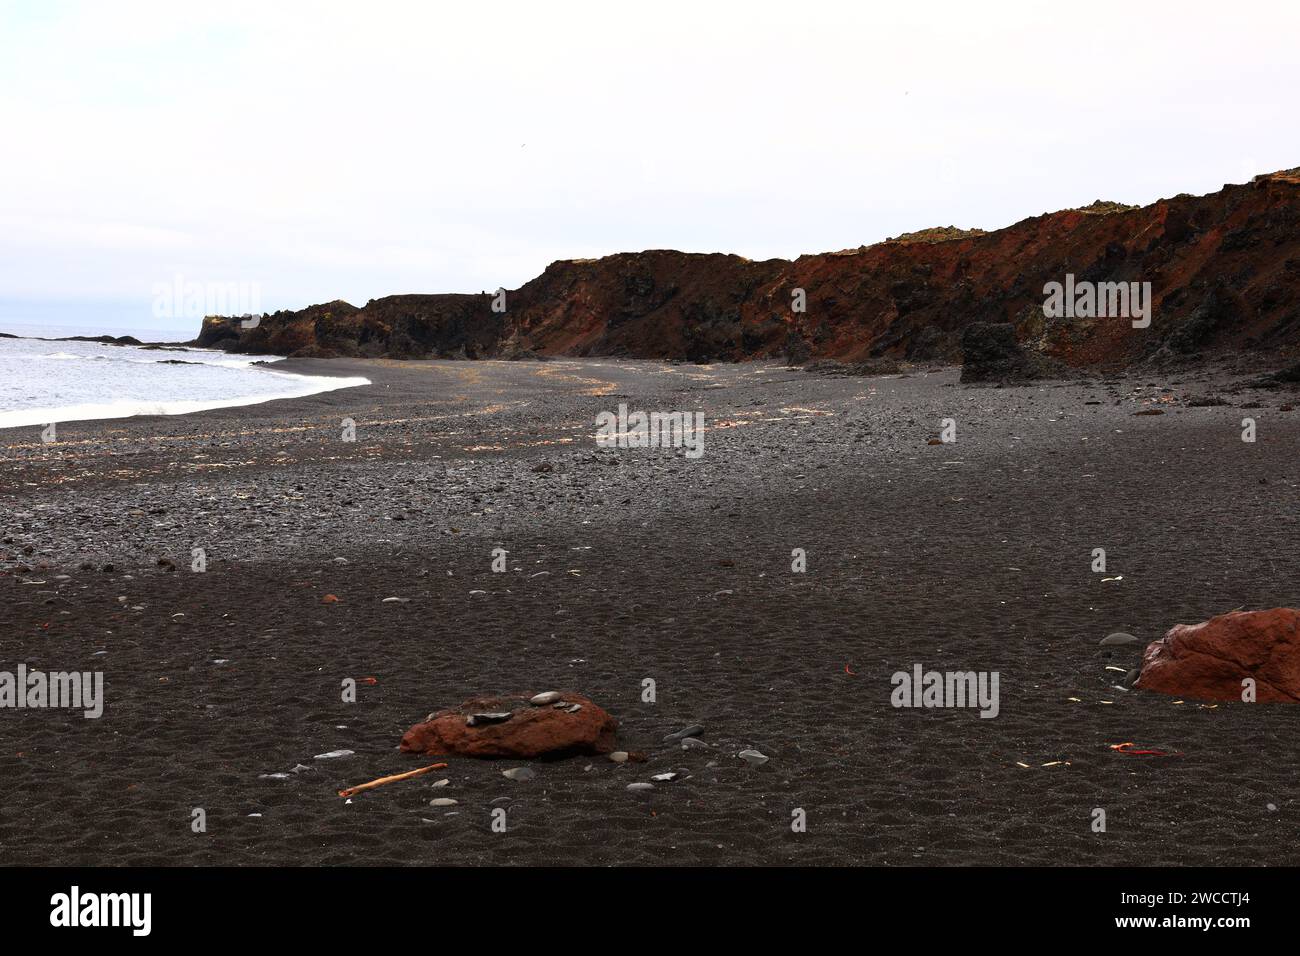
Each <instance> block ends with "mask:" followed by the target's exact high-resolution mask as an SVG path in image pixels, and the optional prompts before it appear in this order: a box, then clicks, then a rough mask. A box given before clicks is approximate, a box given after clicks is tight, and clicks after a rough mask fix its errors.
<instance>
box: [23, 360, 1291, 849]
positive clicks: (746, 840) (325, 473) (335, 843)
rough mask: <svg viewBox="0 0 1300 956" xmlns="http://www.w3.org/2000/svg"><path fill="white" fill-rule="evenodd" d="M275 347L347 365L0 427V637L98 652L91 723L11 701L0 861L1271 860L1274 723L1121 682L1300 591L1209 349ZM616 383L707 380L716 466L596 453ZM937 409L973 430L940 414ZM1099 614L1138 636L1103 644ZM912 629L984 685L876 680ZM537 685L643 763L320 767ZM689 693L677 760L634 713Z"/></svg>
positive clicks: (1271, 711) (1276, 436) (1282, 747)
mask: <svg viewBox="0 0 1300 956" xmlns="http://www.w3.org/2000/svg"><path fill="white" fill-rule="evenodd" d="M277 368H279V369H280V370H282V371H292V370H295V369H296V370H298V371H303V372H310V373H312V374H339V375H354V374H360V375H365V376H367V377H369V378H370V379H371V380H372V381H373V383H374V384H373V385H371V386H368V387H364V388H355V389H346V390H341V391H336V392H330V393H325V394H321V395H316V396H312V397H309V398H305V399H299V400H292V401H280V402H272V403H268V404H264V405H259V406H251V407H245V408H234V409H224V410H216V411H211V412H206V413H201V414H196V415H189V416H183V417H168V418H140V419H129V420H115V421H103V422H85V423H68V424H66V425H60V426H59V429H58V438H59V441H58V442H57V443H56V444H52V445H44V444H42V443H41V441H40V434H39V429H36V428H31V429H17V430H12V431H6V432H0V450H2V452H3V454H2V455H0V514H3V529H2V531H3V534H2V537H3V544H0V595H2V596H3V597H2V599H0V635H3V638H2V640H0V670H13V669H14V668H16V667H17V665H18V664H19V663H25V664H26V665H27V667H28V668H31V669H35V668H39V669H43V670H47V671H54V670H73V669H83V670H103V671H104V673H105V680H106V697H107V699H106V702H105V707H104V713H103V716H102V717H101V718H100V719H97V720H88V719H83V718H82V717H81V715H80V714H79V713H78V714H75V715H74V714H70V713H68V712H60V711H51V710H44V711H40V710H22V711H6V712H4V713H0V774H2V775H3V777H4V779H5V780H6V781H7V783H8V794H7V796H6V799H5V800H4V801H3V802H0V860H3V861H4V862H5V863H8V864H45V863H61V864H77V865H82V864H103V865H108V864H113V865H117V864H163V865H194V864H240V865H246V864H290V865H293V864H336V863H351V864H381V863H382V864H393V863H396V864H537V863H555V864H890V865H918V864H920V865H970V864H1011V865H1015V864H1102V865H1118V864H1158V865H1164V864H1247V865H1253V864H1261V865H1262V864H1267V865H1277V864H1291V865H1294V864H1296V863H1298V862H1300V849H1297V847H1296V845H1295V842H1294V840H1293V839H1291V836H1292V834H1293V833H1294V830H1295V824H1296V820H1297V817H1298V816H1300V796H1298V795H1297V784H1296V766H1297V757H1296V751H1295V739H1296V734H1297V731H1300V713H1297V711H1296V710H1295V709H1294V708H1288V707H1285V706H1270V705H1262V704H1261V705H1247V704H1220V705H1217V706H1205V705H1201V704H1198V703H1197V702H1195V701H1190V700H1189V701H1179V700H1178V699H1176V698H1169V697H1165V696H1161V695H1157V694H1151V693H1146V692H1142V691H1135V690H1126V689H1124V688H1123V687H1122V686H1121V687H1118V688H1117V687H1116V686H1115V685H1117V684H1118V685H1122V684H1123V683H1124V681H1123V678H1124V673H1123V672H1124V671H1127V670H1128V669H1130V668H1133V667H1135V666H1136V665H1137V664H1138V662H1139V660H1140V656H1141V649H1142V647H1144V646H1145V644H1146V642H1147V641H1150V640H1153V639H1155V638H1157V637H1159V636H1160V635H1161V634H1163V633H1164V631H1165V630H1166V629H1167V628H1169V627H1170V626H1171V625H1173V624H1176V623H1191V622H1196V621H1201V620H1205V619H1207V618H1209V617H1211V616H1213V615H1216V614H1219V613H1222V612H1225V611H1228V610H1231V609H1233V608H1238V607H1245V608H1247V609H1254V608H1263V607H1275V606H1292V607H1294V606H1297V605H1300V593H1298V589H1297V577H1296V568H1297V557H1298V555H1300V546H1298V545H1297V535H1296V533H1297V518H1298V517H1300V510H1298V509H1297V500H1298V499H1297V489H1298V488H1300V458H1298V456H1297V454H1296V450H1297V447H1298V444H1297V443H1298V440H1300V412H1292V411H1284V410H1283V407H1284V406H1286V405H1287V403H1288V402H1289V401H1293V400H1294V398H1295V395H1294V393H1291V394H1288V393H1285V392H1253V391H1249V390H1247V391H1240V392H1235V393H1234V392H1232V391H1230V390H1229V389H1228V388H1227V386H1228V385H1229V384H1230V383H1233V382H1238V381H1240V380H1242V379H1243V378H1246V377H1249V376H1248V375H1246V374H1244V373H1240V372H1233V371H1231V370H1218V371H1200V372H1186V373H1169V374H1157V373H1154V372H1151V371H1134V372H1130V373H1124V374H1121V375H1117V376H1115V377H1113V378H1100V377H1099V378H1095V379H1092V380H1087V381H1076V382H1070V383H1042V384H1036V385H1033V386H1029V387H1021V388H1005V389H997V388H973V387H966V386H961V385H958V384H957V377H958V372H957V370H955V369H944V370H936V371H930V372H927V371H924V370H918V371H916V372H914V373H911V374H908V375H903V376H889V377H880V378H858V377H829V376H819V375H813V374H809V373H805V372H803V371H799V370H797V369H790V368H786V367H784V366H782V365H779V364H770V363H753V364H740V365H714V366H692V365H667V364H660V363H654V362H620V361H617V360H603V361H596V360H557V361H550V362H538V363H534V362H518V363H508V362H390V361H350V360H349V361H335V362H322V361H308V360H291V361H288V362H285V363H283V364H282V365H279V366H277ZM1218 394H1222V395H1226V396H1227V399H1228V401H1229V404H1227V405H1221V406H1210V407H1192V406H1189V404H1188V402H1187V398H1188V397H1189V396H1191V397H1196V396H1205V395H1218ZM620 402H626V403H627V404H628V405H629V406H630V407H632V408H640V409H644V410H663V411H672V410H683V411H695V410H699V411H702V412H703V413H704V416H705V421H706V425H707V427H708V429H709V430H708V431H707V433H706V438H705V446H704V447H705V451H704V455H703V457H702V458H700V459H699V460H696V461H692V460H689V459H687V458H685V457H684V456H683V455H682V452H681V451H672V450H649V449H627V450H612V449H601V448H598V447H597V446H596V444H595V441H594V439H593V434H594V431H595V428H594V425H593V423H594V421H595V418H596V415H597V414H598V413H600V412H602V411H612V410H614V409H616V407H617V405H618V404H619V403H620ZM1256 402H1257V403H1259V407H1255V408H1243V407H1241V406H1243V405H1252V404H1254V403H1256ZM1151 408H1159V409H1161V410H1163V411H1164V414H1161V415H1151V416H1145V415H1141V416H1139V415H1135V414H1134V413H1135V412H1138V411H1141V410H1144V409H1151ZM1246 416H1250V417H1253V418H1255V419H1256V420H1257V422H1258V440H1257V441H1256V442H1254V443H1246V442H1243V441H1242V440H1241V419H1242V418H1243V417H1246ZM343 418H351V419H353V420H354V421H355V423H356V441H355V442H346V441H343V440H342V439H341V434H342V427H341V424H340V423H341V420H342V419H343ZM945 418H951V419H953V420H955V422H956V429H957V432H956V434H957V441H956V442H955V443H952V444H938V445H931V444H928V441H929V440H930V439H932V438H934V437H936V436H938V434H939V432H940V428H941V421H942V419H945ZM545 465H549V466H550V469H549V470H546V469H545ZM539 469H541V470H539ZM498 547H500V548H504V549H506V551H507V552H508V566H509V570H508V571H507V572H506V573H503V574H498V573H493V572H492V571H491V567H490V563H491V552H492V550H493V549H494V548H498ZM1098 547H1101V548H1105V549H1106V553H1107V562H1108V568H1107V572H1106V573H1105V574H1099V573H1094V572H1093V571H1092V570H1091V569H1090V564H1091V562H1092V550H1093V549H1094V548H1098ZM193 548H202V549H204V552H205V554H206V560H207V570H206V571H205V572H203V573H194V572H192V571H191V570H190V566H191V553H192V549H193ZM794 548H804V549H806V551H807V557H808V570H807V573H804V574H797V573H792V572H791V551H792V549H794ZM160 562H164V563H160ZM166 562H170V564H168V563H166ZM1121 576H1122V579H1121ZM1105 578H1114V580H1103V579H1105ZM326 594H333V595H336V596H337V597H338V599H339V600H338V602H337V603H330V604H325V603H322V600H323V598H324V596H325V595H326ZM390 597H396V598H402V599H405V600H403V601H398V602H385V601H384V599H385V598H390ZM1115 631H1124V632H1128V633H1130V634H1133V635H1136V636H1137V637H1138V638H1139V639H1140V641H1141V643H1139V644H1136V645H1132V646H1129V647H1119V648H1109V647H1105V648H1104V647H1099V646H1098V642H1099V641H1100V640H1101V639H1102V638H1103V637H1105V636H1106V635H1107V634H1110V633H1112V632H1115ZM917 663H919V664H922V665H923V666H924V667H925V668H926V669H936V670H941V671H946V670H987V671H997V672H998V673H999V675H1000V691H1001V699H1000V712H999V714H998V716H997V717H996V718H994V719H982V718H981V717H980V716H979V714H978V712H976V711H975V710H942V709H935V710H910V709H895V708H894V707H892V706H891V704H890V695H891V690H892V686H891V683H890V677H891V675H892V674H893V673H894V672H895V671H900V670H902V671H910V670H911V669H912V667H913V665H914V664H917ZM1108 668H1111V669H1110V670H1108ZM1116 668H1117V669H1118V670H1116ZM346 678H353V679H355V680H357V681H358V682H359V687H358V700H357V702H356V703H355V704H346V703H343V702H342V700H341V683H342V682H343V681H344V679H346ZM647 678H649V679H652V680H653V681H654V682H655V687H656V693H657V700H656V702H655V703H653V704H651V703H645V702H643V701H642V699H641V697H642V682H643V680H644V679H647ZM371 679H373V680H371ZM564 688H572V689H573V690H576V691H578V692H580V693H583V694H586V695H588V696H590V697H591V698H592V699H593V700H595V701H597V702H599V703H601V704H602V705H603V706H604V707H606V709H608V710H610V711H611V712H612V713H613V714H614V716H615V717H617V718H618V720H619V721H620V723H621V727H620V731H619V738H620V745H621V746H624V747H625V748H626V749H629V750H644V751H647V752H648V753H649V754H650V759H649V760H648V761H647V762H645V763H634V762H629V763H625V764H621V765H617V764H614V763H612V762H610V761H609V760H607V759H605V758H604V757H577V758H571V759H566V760H562V761H555V762H549V763H538V764H535V765H534V766H535V769H536V770H537V771H538V776H537V777H536V778H535V779H533V780H529V781H521V782H516V781H512V780H509V779H506V778H504V777H503V776H502V774H501V771H502V770H505V769H508V768H510V767H512V766H517V765H518V762H510V761H499V762H488V761H475V760H469V759H464V758H454V757H453V758H448V763H449V764H450V766H449V767H448V768H447V770H446V771H442V772H435V773H432V774H427V775H425V776H422V777H419V778H416V779H414V780H410V781H404V782H400V783H395V784H392V785H389V786H386V787H382V788H380V789H377V790H375V791H372V792H369V793H365V794H361V795H359V796H357V797H354V798H353V799H352V800H351V801H350V802H345V801H344V800H343V799H340V798H339V796H338V795H337V790H338V789H340V788H341V787H346V786H350V785H354V784H358V783H361V782H364V781H366V780H370V779H372V778H374V777H378V776H381V775H385V774H391V773H397V772H400V771H404V770H410V769H414V768H416V767H419V766H423V765H425V764H427V763H429V762H432V761H431V760H430V759H429V758H416V757H410V756H406V755H401V754H399V753H398V752H397V750H396V747H397V743H398V741H399V739H400V738H401V736H402V733H403V732H404V731H405V730H406V729H407V728H408V727H409V726H410V725H411V724H413V723H415V722H416V721H419V720H421V719H422V718H423V717H424V716H425V715H426V714H427V713H429V712H430V711H433V710H436V709H438V708H440V707H445V706H450V705H454V704H456V703H458V702H460V701H462V700H464V699H466V698H468V697H471V696H475V695H478V694H492V693H499V692H514V691H527V692H533V693H535V692H539V691H544V690H550V689H564ZM692 724H700V725H702V726H703V728H704V730H703V732H702V733H701V734H700V735H699V736H700V737H701V739H703V740H704V741H705V742H706V743H707V744H708V745H709V746H708V747H707V748H701V749H691V750H682V749H681V748H680V745H678V744H667V743H665V742H664V741H663V738H664V737H665V735H668V734H671V733H673V732H675V731H678V730H680V729H682V728H684V727H687V726H688V725H692ZM1126 741H1132V742H1134V743H1136V744H1137V745H1139V746H1150V747H1153V748H1158V749H1163V750H1167V751H1177V752H1180V753H1181V754H1182V755H1181V756H1179V757H1169V758H1139V757H1132V756H1127V755H1124V754H1121V753H1118V752H1116V751H1114V750H1112V749H1111V745H1112V744H1115V743H1121V742H1126ZM746 748H755V749H757V750H759V751H761V752H762V753H763V754H766V755H767V756H768V757H769V758H770V759H769V761H768V762H767V763H766V764H764V765H762V766H757V767H751V766H748V765H746V764H745V763H744V762H743V761H741V760H740V759H738V758H737V756H736V754H737V753H738V752H739V751H741V750H743V749H746ZM334 750H351V751H354V755H352V756H348V757H342V758H337V759H327V760H316V759H313V758H314V756H315V755H319V754H323V753H326V752H329V751H334ZM298 765H303V766H305V767H307V768H308V769H306V770H301V771H299V772H297V773H291V772H290V771H292V770H294V768H295V767H297V766H298ZM673 770H677V771H681V772H682V777H681V778H680V779H678V780H676V781H674V782H670V783H662V784H659V785H658V786H657V787H656V789H655V790H653V791H651V792H649V794H648V795H643V794H638V793H633V792H629V791H628V790H627V789H626V787H627V785H628V784H629V783H632V782H637V781H646V780H648V779H649V778H650V776H651V775H653V774H657V773H662V772H666V771H673ZM277 773H279V774H283V773H288V777H287V779H269V778H263V777H262V775H269V774H277ZM442 778H446V779H448V780H449V781H450V782H449V783H448V784H446V785H445V786H443V787H434V786H433V784H434V783H435V781H437V780H439V779H442ZM434 798H450V799H455V800H457V801H458V803H457V804H456V805H455V806H450V807H431V806H430V805H429V804H430V800H431V799H434ZM500 798H507V799H506V800H501V799H500ZM494 801H496V803H494ZM1270 805H1272V808H1273V809H1270ZM494 806H505V807H506V810H507V820H508V827H507V830H506V832H505V833H497V832H494V831H493V830H492V828H491V826H490V823H491V818H490V810H491V808H492V807H494ZM195 808H202V809H203V810H204V811H205V813H206V820H207V829H206V832H204V833H195V832H193V830H192V828H191V821H192V814H193V811H194V810H195ZM796 808H802V809H803V810H805V811H806V814H807V832H806V833H795V832H792V830H791V825H790V824H791V819H792V816H791V814H792V811H793V810H795V809H796ZM1095 808H1103V809H1105V811H1106V816H1107V830H1106V832H1104V833H1095V832H1093V831H1092V829H1091V826H1090V825H1091V823H1092V821H1093V811H1094V809H1095Z"/></svg>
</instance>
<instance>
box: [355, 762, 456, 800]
mask: <svg viewBox="0 0 1300 956" xmlns="http://www.w3.org/2000/svg"><path fill="white" fill-rule="evenodd" d="M445 766H447V765H446V764H445V763H431V764H429V766H427V767H421V768H420V769H419V770H408V771H406V773H395V774H393V775H392V776H391V777H380V778H379V779H378V780H371V781H370V782H369V783H360V784H357V785H356V786H355V787H348V788H347V789H346V790H340V791H339V796H340V797H351V796H354V795H355V794H358V793H361V792H362V791H365V790H373V789H374V788H375V787H382V786H383V785H384V784H386V783H395V782H396V781H398V780H410V779H411V778H412V777H418V776H419V775H420V774H422V773H428V772H429V771H430V770H441V769H442V768H443V767H445Z"/></svg>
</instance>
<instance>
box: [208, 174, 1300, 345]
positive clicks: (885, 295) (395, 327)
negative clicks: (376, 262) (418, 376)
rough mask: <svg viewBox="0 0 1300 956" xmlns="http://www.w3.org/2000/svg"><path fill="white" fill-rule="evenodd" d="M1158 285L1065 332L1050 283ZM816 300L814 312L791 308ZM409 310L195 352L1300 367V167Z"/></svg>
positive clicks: (425, 302) (1069, 324) (216, 324)
mask: <svg viewBox="0 0 1300 956" xmlns="http://www.w3.org/2000/svg"><path fill="white" fill-rule="evenodd" d="M1067 273H1070V274H1073V275H1074V277H1075V279H1076V280H1077V281H1080V282H1082V281H1091V282H1098V283H1100V282H1149V283H1151V293H1152V300H1153V318H1152V322H1151V325H1150V327H1149V328H1146V329H1134V328H1133V327H1132V324H1131V322H1129V321H1127V320H1124V319H1116V318H1096V319H1084V318H1059V319H1054V318H1047V317H1046V316H1045V315H1044V310H1043V301H1044V298H1045V296H1044V289H1043V287H1044V285H1045V284H1046V283H1049V282H1063V281H1064V279H1065V275H1066V274H1067ZM795 289H802V290H804V294H805V296H806V311H804V312H802V313H797V312H794V311H793V310H792V308H791V305H792V293H793V291H794V290H795ZM492 303H493V296H492V295H490V294H480V295H400V296H389V297H386V298H383V299H376V300H374V301H371V302H369V303H367V304H366V305H365V306H364V307H363V308H360V309H358V308H356V307H355V306H351V305H349V304H348V303H346V302H331V303H328V304H326V305H316V306H311V307H309V308H307V309H303V310H301V311H299V312H277V313H274V314H273V315H268V316H265V317H264V318H263V319H262V321H261V323H260V324H259V326H258V327H257V328H254V329H248V330H244V329H241V328H240V327H239V326H238V323H237V322H236V320H234V319H223V318H210V319H207V320H205V322H204V326H203V329H202V332H201V333H200V336H199V338H198V339H197V340H196V342H197V344H200V345H207V346H216V347H221V348H229V349H232V350H235V351H241V352H269V353H273V354H284V355H319V356H331V355H349V356H356V355H359V356H390V357H396V358H417V357H420V358H422V357H468V358H490V357H519V356H521V355H526V354H529V353H540V354H544V355H622V356H630V357H639V358H670V359H687V360H696V361H703V360H742V359H749V358H763V357H774V356H790V357H793V358H796V359H804V358H832V359H840V360H844V361H861V360H864V359H867V358H871V357H878V356H888V357H895V358H907V359H915V360H925V361H929V360H957V359H959V357H960V354H961V347H960V342H961V332H962V330H963V329H964V328H965V327H966V326H967V325H969V324H971V323H973V322H1010V323H1012V324H1013V325H1014V326H1015V329H1016V335H1017V337H1018V338H1019V340H1020V342H1021V343H1022V344H1023V345H1025V346H1026V347H1028V348H1029V349H1031V350H1034V351H1038V352H1041V353H1043V354H1045V355H1047V356H1050V357H1052V358H1055V359H1058V360H1061V361H1063V362H1065V363H1067V364H1069V365H1089V364H1096V363H1112V362H1113V363H1121V364H1127V363H1129V362H1132V361H1136V360H1140V359H1144V358H1150V357H1153V356H1157V355H1174V356H1178V355H1185V356H1195V355H1198V354H1201V353H1206V352H1214V351H1223V350H1229V349H1231V350H1239V349H1249V348H1255V349H1263V350H1267V351H1268V352H1269V353H1270V354H1272V355H1289V354H1292V353H1295V352H1296V351H1300V170H1291V171H1289V172H1284V173H1275V174H1272V175H1269V176H1260V177H1256V179H1255V180H1254V181H1253V182H1251V183H1249V184H1247V185H1243V186H1225V187H1224V188H1223V189H1222V190H1220V191H1219V192H1217V193H1213V194H1211V195H1208V196H1178V197H1175V198H1173V199H1163V200H1160V201H1159V202H1156V203H1153V204H1152V205H1149V206H1143V207H1140V208H1136V207H1134V208H1129V207H1122V206H1116V205H1114V204H1105V203H1097V204H1095V205H1094V206H1091V207H1087V208H1084V209H1072V210H1066V211H1064V212H1057V213H1050V214H1047V215H1043V216H1037V217H1035V218H1033V219H1026V220H1024V221H1023V222H1018V223H1016V224H1015V225H1013V226H1008V227H1007V228H1005V229H999V230H997V231H994V232H988V233H982V232H978V231H973V232H968V233H966V232H962V231H960V230H955V229H939V230H927V231H926V232H923V233H916V234H912V235H910V236H906V237H902V238H900V239H898V240H892V241H887V242H882V243H878V244H877V245H873V246H864V247H862V248H860V249H855V250H846V251H844V252H832V253H823V254H819V255H808V256H800V257H799V258H798V259H795V260H794V261H793V262H791V261H788V260H784V259H771V260H767V261H763V262H754V261H750V260H748V259H743V258H741V257H739V256H730V255H722V254H711V255H698V254H690V253H682V252H672V251H667V250H663V251H660V250H653V251H648V252H637V253H619V254H617V255H612V256H606V257H604V258H602V259H590V260H564V261H560V262H555V263H552V264H551V265H550V266H548V267H547V269H546V271H545V272H543V273H542V274H541V275H540V276H538V277H537V278H535V279H533V280H531V281H530V282H528V283H526V284H525V285H523V286H522V287H520V288H519V289H516V290H513V291H509V292H507V293H506V296H505V305H506V310H505V312H504V313H502V312H499V311H493V309H492Z"/></svg>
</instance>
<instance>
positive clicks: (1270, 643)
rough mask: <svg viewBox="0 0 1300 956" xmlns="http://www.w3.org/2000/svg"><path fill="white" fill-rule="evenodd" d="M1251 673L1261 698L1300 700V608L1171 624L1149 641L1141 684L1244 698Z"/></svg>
mask: <svg viewBox="0 0 1300 956" xmlns="http://www.w3.org/2000/svg"><path fill="white" fill-rule="evenodd" d="M1247 677H1250V678H1254V680H1255V695H1256V697H1255V699H1256V700H1257V701H1275V702H1276V701H1283V702H1286V703H1291V704H1295V703H1300V611H1297V610H1295V609H1293V608H1289V607H1279V608H1273V609H1272V610H1268V611H1233V612H1231V613H1229V614H1221V615H1219V616H1218V617H1215V618H1211V619H1210V620H1208V621H1205V622H1203V623H1201V624H1179V625H1177V626H1176V627H1173V628H1170V629H1169V632H1168V633H1167V634H1165V636H1164V637H1162V638H1160V640H1158V641H1152V642H1151V643H1150V644H1149V645H1148V646H1147V649H1146V653H1145V654H1143V656H1142V672H1141V675H1140V676H1139V677H1138V680H1137V684H1136V686H1137V687H1139V688H1141V689H1142V690H1153V691H1158V692H1160V693H1162V694H1175V695H1177V696H1179V697H1189V698H1192V699H1194V700H1236V701H1239V700H1241V699H1242V691H1243V690H1244V688H1243V685H1242V680H1243V679H1245V678H1247Z"/></svg>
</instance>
